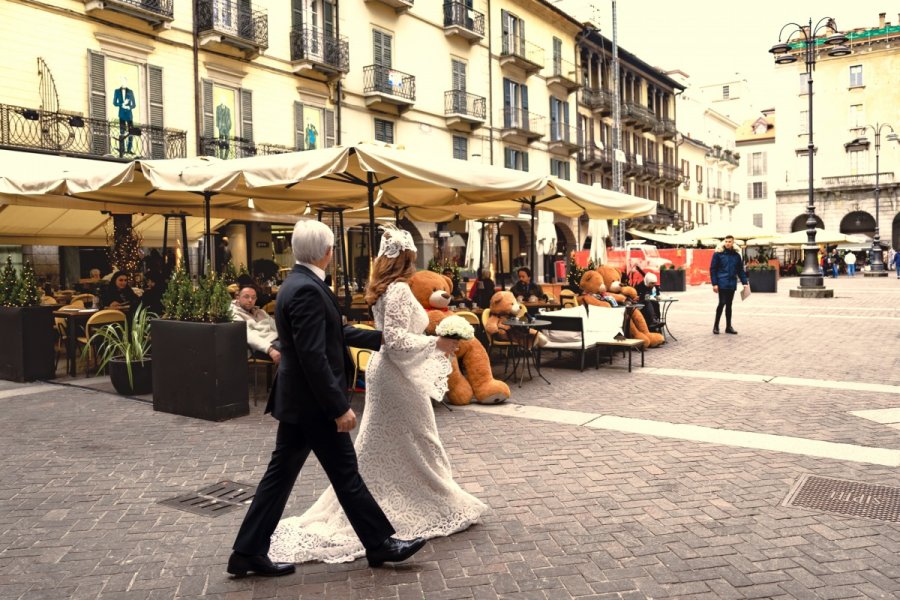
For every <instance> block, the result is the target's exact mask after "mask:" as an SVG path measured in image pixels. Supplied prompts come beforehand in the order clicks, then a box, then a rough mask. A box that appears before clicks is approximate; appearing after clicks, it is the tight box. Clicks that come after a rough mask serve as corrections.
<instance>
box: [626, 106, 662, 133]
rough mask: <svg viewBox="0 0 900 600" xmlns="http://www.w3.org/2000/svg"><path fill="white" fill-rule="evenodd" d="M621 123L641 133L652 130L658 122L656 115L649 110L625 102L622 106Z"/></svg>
mask: <svg viewBox="0 0 900 600" xmlns="http://www.w3.org/2000/svg"><path fill="white" fill-rule="evenodd" d="M622 121H623V122H624V123H625V124H626V125H631V126H632V127H634V128H635V129H640V130H643V131H651V130H653V128H654V127H655V126H656V124H657V122H658V120H657V118H656V115H654V114H653V113H652V112H650V110H649V109H647V108H646V107H645V106H641V105H640V104H636V103H634V102H625V103H624V104H623V105H622Z"/></svg>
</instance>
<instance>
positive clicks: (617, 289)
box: [609, 281, 622, 294]
mask: <svg viewBox="0 0 900 600" xmlns="http://www.w3.org/2000/svg"><path fill="white" fill-rule="evenodd" d="M609 291H611V292H612V293H613V294H620V293H622V282H620V281H613V282H612V283H611V284H610V286H609Z"/></svg>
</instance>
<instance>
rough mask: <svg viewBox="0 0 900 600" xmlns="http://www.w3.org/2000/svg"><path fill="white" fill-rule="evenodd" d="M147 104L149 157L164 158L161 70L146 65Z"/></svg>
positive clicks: (164, 141) (160, 68) (164, 139)
mask: <svg viewBox="0 0 900 600" xmlns="http://www.w3.org/2000/svg"><path fill="white" fill-rule="evenodd" d="M147 95H148V102H147V106H149V107H150V127H151V129H150V157H151V158H166V138H165V132H163V130H162V128H163V70H162V67H157V66H154V65H147Z"/></svg>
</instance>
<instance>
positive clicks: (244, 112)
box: [241, 89, 253, 142]
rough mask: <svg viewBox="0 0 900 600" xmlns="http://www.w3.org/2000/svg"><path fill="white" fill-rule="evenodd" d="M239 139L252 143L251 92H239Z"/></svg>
mask: <svg viewBox="0 0 900 600" xmlns="http://www.w3.org/2000/svg"><path fill="white" fill-rule="evenodd" d="M241 137H242V138H244V139H245V140H247V141H248V142H252V141H253V92H251V91H250V90H244V89H242V90H241Z"/></svg>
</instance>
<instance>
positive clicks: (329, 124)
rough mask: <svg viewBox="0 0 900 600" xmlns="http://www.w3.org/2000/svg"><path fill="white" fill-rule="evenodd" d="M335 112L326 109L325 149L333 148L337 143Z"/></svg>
mask: <svg viewBox="0 0 900 600" xmlns="http://www.w3.org/2000/svg"><path fill="white" fill-rule="evenodd" d="M334 126H335V123H334V111H333V110H328V109H325V147H326V148H332V147H334V143H335V139H334V138H335V135H334Z"/></svg>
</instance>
